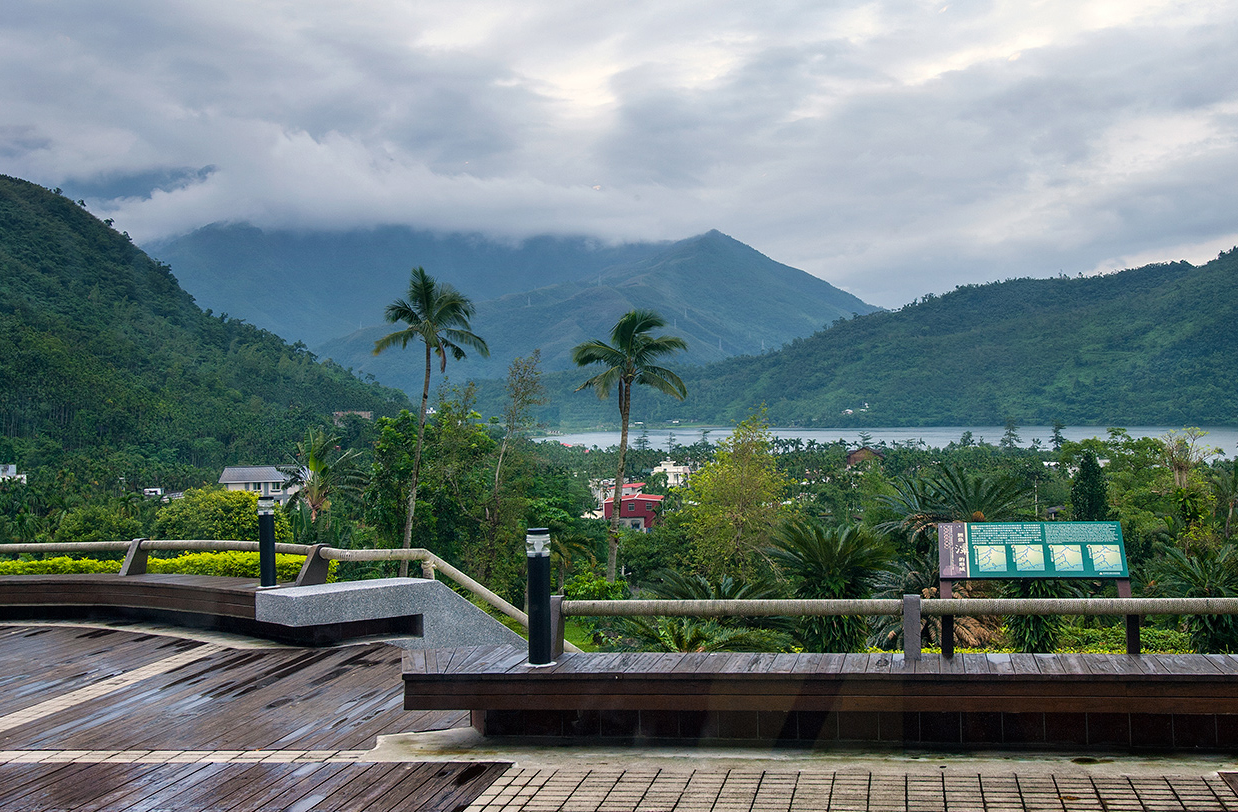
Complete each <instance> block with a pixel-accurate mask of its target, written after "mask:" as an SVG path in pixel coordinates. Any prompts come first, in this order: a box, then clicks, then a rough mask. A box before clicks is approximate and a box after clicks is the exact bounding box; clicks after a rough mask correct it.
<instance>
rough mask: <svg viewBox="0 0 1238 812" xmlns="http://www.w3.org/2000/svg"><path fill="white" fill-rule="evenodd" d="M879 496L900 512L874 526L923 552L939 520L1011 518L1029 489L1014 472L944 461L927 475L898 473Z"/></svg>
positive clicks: (1022, 507)
mask: <svg viewBox="0 0 1238 812" xmlns="http://www.w3.org/2000/svg"><path fill="white" fill-rule="evenodd" d="M878 499H879V500H880V501H881V502H882V503H883V504H884V505H885V506H886V507H888V508H890V509H891V510H893V511H894V512H895V513H897V514H898V515H899V517H900V518H898V519H895V520H893V521H890V522H886V523H884V524H881V525H878V527H877V529H878V530H880V531H882V532H887V533H893V532H901V533H903V534H905V535H906V537H907V539H908V540H909V541H910V542H911V546H912V548H913V549H914V550H916V552H918V553H920V554H921V555H925V554H928V553H929V552H930V551H931V550H933V549H935V547H936V538H937V536H936V533H937V525H938V523H941V522H1003V521H1014V520H1017V519H1019V518H1021V517H1022V515H1023V514H1024V513H1025V512H1026V511H1027V509H1028V507H1029V506H1030V503H1031V492H1030V491H1029V489H1028V488H1027V486H1026V485H1025V484H1024V483H1023V482H1021V481H1020V480H1018V479H1015V478H1013V477H1008V476H987V475H983V474H981V475H971V474H965V473H963V472H962V471H960V470H959V469H958V468H956V467H954V466H952V465H943V466H941V467H940V468H939V469H937V470H936V471H934V472H932V473H929V474H927V475H923V476H919V477H915V478H908V477H903V478H900V479H899V480H898V481H897V482H895V483H894V493H893V494H888V495H884V496H880V497H878Z"/></svg>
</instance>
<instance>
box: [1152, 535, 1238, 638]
mask: <svg viewBox="0 0 1238 812" xmlns="http://www.w3.org/2000/svg"><path fill="white" fill-rule="evenodd" d="M1161 552H1162V555H1161V558H1160V559H1158V560H1157V561H1156V562H1155V563H1154V564H1153V565H1152V574H1153V576H1154V581H1153V584H1152V585H1151V586H1152V588H1151V589H1150V590H1149V591H1152V592H1155V593H1156V594H1159V595H1165V596H1171V597H1179V598H1234V597H1238V550H1236V548H1235V547H1234V546H1233V545H1232V544H1221V545H1217V546H1211V545H1210V546H1203V547H1201V548H1199V549H1197V550H1196V551H1195V552H1193V553H1192V554H1191V555H1189V556H1188V555H1187V554H1186V553H1184V552H1183V551H1182V550H1180V549H1178V548H1177V547H1168V546H1163V547H1162V548H1161ZM1187 628H1188V630H1189V632H1190V635H1191V645H1193V646H1194V647H1195V650H1196V651H1198V652H1199V653H1201V654H1232V653H1236V652H1238V617H1236V616H1234V615H1191V616H1190V617H1188V618H1187Z"/></svg>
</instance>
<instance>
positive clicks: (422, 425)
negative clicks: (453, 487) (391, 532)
mask: <svg viewBox="0 0 1238 812" xmlns="http://www.w3.org/2000/svg"><path fill="white" fill-rule="evenodd" d="M429 404H430V345H429V344H428V343H427V344H426V377H425V383H423V384H422V386H421V412H420V414H419V415H418V417H417V446H416V448H415V449H414V451H413V478H412V481H411V483H410V484H409V489H408V518H407V519H406V520H405V521H404V544H403V545H402V546H403V548H404V549H405V550H410V549H412V547H413V518H414V517H415V516H416V515H417V479H418V477H419V476H420V475H421V440H422V438H423V437H425V435H426V407H427V406H428V405H429ZM400 577H401V578H407V577H408V559H405V560H403V561H401V562H400Z"/></svg>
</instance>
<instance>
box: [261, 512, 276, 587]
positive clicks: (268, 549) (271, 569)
mask: <svg viewBox="0 0 1238 812" xmlns="http://www.w3.org/2000/svg"><path fill="white" fill-rule="evenodd" d="M258 577H259V579H260V583H261V585H262V586H275V497H273V496H259V497H258Z"/></svg>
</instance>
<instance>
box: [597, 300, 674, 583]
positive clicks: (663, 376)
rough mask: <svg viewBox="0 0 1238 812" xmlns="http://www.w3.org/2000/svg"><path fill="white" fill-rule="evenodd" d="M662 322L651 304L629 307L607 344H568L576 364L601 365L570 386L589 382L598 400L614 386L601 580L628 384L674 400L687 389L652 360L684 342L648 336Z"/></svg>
mask: <svg viewBox="0 0 1238 812" xmlns="http://www.w3.org/2000/svg"><path fill="white" fill-rule="evenodd" d="M665 326H666V320H665V319H663V318H662V317H661V316H659V315H658V314H657V313H655V312H654V311H652V310H632V311H630V312H628V313H625V314H624V315H623V317H622V318H620V319H619V321H618V322H617V323H616V324H615V326H614V329H612V330H611V331H610V341H611V343H610V344H607V343H606V342H604V341H598V340H597V339H594V340H593V341H586V342H584V343H583V344H578V345H576V347H575V348H574V349H573V350H572V360H573V361H574V362H575V363H576V365H577V366H582V367H586V366H592V365H594V364H599V365H601V366H603V367H605V369H604V370H603V371H602V372H599V373H598V374H597V375H594V376H593V377H592V378H590V379H589V380H587V381H585V382H584V383H582V384H581V385H580V386H578V387H577V388H576V391H577V392H579V391H580V390H582V389H587V388H592V389H593V391H594V392H596V393H597V396H598V398H599V399H600V400H605V399H606V398H608V397H610V392H611V390H612V389H614V388H616V386H617V387H618V389H619V422H620V426H621V428H620V432H619V465H618V471H617V473H616V474H615V501H614V510H613V511H612V512H611V520H610V535H609V539H608V541H609V549H608V551H607V554H606V580H608V581H611V582H614V580H615V569H616V562H617V561H618V557H619V511H620V508H621V507H622V506H623V475H624V462H625V457H626V455H627V450H628V418H629V416H630V415H631V411H632V387H633V386H634V385H636V384H643V385H645V386H652V387H653V388H654V389H657V390H658V391H659V392H665V393H666V394H668V395H670V396H671V397H673V398H676V399H677V400H683V399H684V398H685V397H686V396H687V394H688V393H687V389H686V388H685V387H684V385H683V381H681V380H680V379H679V376H678V375H676V374H675V373H674V372H671V371H670V370H669V369H667V368H665V367H662V366H658V364H657V362H658V361H660V360H661V359H662V358H664V357H666V356H668V355H670V354H672V353H674V352H678V351H679V350H685V349H687V348H688V344H687V342H685V341H684V340H683V339H682V338H679V337H677V336H654V335H652V334H651V333H652V332H653V331H654V330H657V329H660V328H662V327H665Z"/></svg>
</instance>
